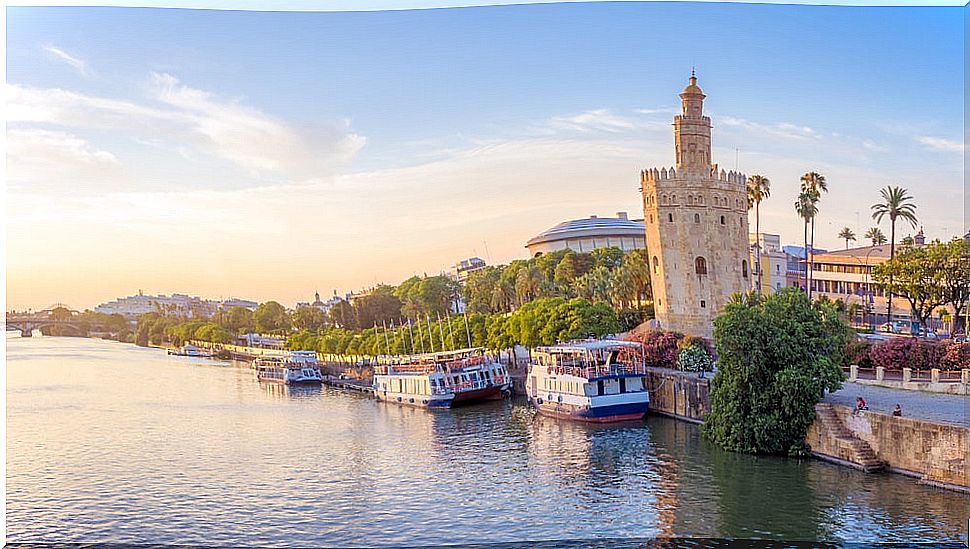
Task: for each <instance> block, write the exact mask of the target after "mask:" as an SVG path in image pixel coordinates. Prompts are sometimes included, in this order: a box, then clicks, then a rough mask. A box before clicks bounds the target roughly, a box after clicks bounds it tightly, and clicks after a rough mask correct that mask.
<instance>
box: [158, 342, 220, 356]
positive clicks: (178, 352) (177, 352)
mask: <svg viewBox="0 0 970 549" xmlns="http://www.w3.org/2000/svg"><path fill="white" fill-rule="evenodd" d="M168 354H170V355H173V356H191V357H196V358H212V357H214V356H215V355H214V354H213V353H209V352H206V351H203V350H202V349H200V348H198V347H196V346H195V345H192V344H191V343H186V344H185V345H182V348H180V349H169V350H168Z"/></svg>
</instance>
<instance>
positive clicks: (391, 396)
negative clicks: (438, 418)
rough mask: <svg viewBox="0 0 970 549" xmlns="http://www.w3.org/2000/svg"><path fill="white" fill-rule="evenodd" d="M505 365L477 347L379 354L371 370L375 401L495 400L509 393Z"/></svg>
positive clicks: (432, 404)
mask: <svg viewBox="0 0 970 549" xmlns="http://www.w3.org/2000/svg"><path fill="white" fill-rule="evenodd" d="M510 388H511V378H510V377H509V375H508V371H507V370H506V368H505V366H504V365H502V364H500V363H498V362H497V361H494V360H492V359H491V358H490V357H488V356H487V355H485V353H484V350H483V349H481V348H480V347H475V348H469V349H459V350H456V351H445V352H440V353H426V354H421V355H411V356H404V357H381V358H380V359H379V363H378V365H377V366H376V367H375V369H374V383H373V391H374V397H375V398H376V399H377V400H383V401H387V402H395V403H400V404H407V405H411V406H419V407H425V408H450V407H452V406H456V405H461V404H468V403H473V402H481V401H484V400H497V399H501V398H503V397H505V396H507V395H508V394H509V393H510Z"/></svg>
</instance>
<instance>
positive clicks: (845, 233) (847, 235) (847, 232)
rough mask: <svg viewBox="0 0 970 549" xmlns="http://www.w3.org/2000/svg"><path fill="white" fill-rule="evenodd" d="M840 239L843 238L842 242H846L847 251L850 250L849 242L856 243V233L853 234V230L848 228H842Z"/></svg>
mask: <svg viewBox="0 0 970 549" xmlns="http://www.w3.org/2000/svg"><path fill="white" fill-rule="evenodd" d="M839 238H841V239H842V240H845V249H847V250H848V249H849V241H850V240H851V241H853V242H854V241H855V233H854V232H852V229H850V228H848V227H842V230H841V231H839Z"/></svg>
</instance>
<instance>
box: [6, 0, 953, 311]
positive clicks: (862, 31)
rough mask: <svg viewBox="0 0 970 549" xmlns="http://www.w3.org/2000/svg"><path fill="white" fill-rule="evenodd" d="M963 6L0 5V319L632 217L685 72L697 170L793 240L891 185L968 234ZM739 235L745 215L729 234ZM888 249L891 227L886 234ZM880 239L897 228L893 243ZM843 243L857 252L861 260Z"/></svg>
mask: <svg viewBox="0 0 970 549" xmlns="http://www.w3.org/2000/svg"><path fill="white" fill-rule="evenodd" d="M963 16H964V11H963V8H958V7H932V8H930V7H927V8H916V7H845V6H842V7H833V6H807V5H803V6H798V5H768V4H731V3H688V2H679V3H667V2H647V3H639V2H621V3H612V2H600V3H591V4H587V3H568V4H538V5H519V6H489V7H467V8H448V9H426V10H412V11H407V10H397V11H366V12H320V13H314V12H305V11H303V12H268V11H258V12H246V11H225V10H190V9H152V8H124V7H102V8H84V7H61V8H48V7H9V8H8V9H7V12H6V24H7V29H6V31H7V34H6V40H7V43H6V45H7V64H6V76H7V80H6V84H5V88H6V89H5V94H6V114H5V116H6V119H7V127H6V184H5V198H6V227H5V229H6V244H7V247H6V285H7V295H6V300H7V302H6V307H7V309H8V310H11V309H15V310H20V309H27V308H33V309H40V308H43V307H46V306H48V305H50V304H52V303H55V302H61V303H67V304H69V305H70V306H72V307H74V308H77V309H85V308H93V307H94V306H95V305H97V304H98V303H101V302H104V301H107V300H110V299H114V298H116V297H119V296H123V295H131V294H134V293H137V292H138V290H143V291H145V292H146V293H166V294H167V293H172V292H179V293H189V294H193V295H201V296H203V297H208V298H220V297H222V298H227V297H229V296H234V297H242V298H248V299H254V300H259V301H265V300H269V299H276V300H278V301H280V302H282V303H284V304H286V305H290V306H292V305H293V304H294V303H295V302H297V301H309V300H311V299H312V295H313V292H314V291H315V290H319V291H320V293H321V294H323V295H324V296H326V295H329V294H330V293H332V292H333V291H334V290H336V291H338V292H339V293H340V294H343V293H345V292H348V291H352V290H358V289H362V288H365V287H369V286H372V285H374V284H376V283H381V282H386V283H390V284H397V283H399V282H401V281H402V280H404V279H405V278H407V277H409V276H411V275H414V274H418V275H422V274H425V273H426V274H429V275H431V274H438V273H440V272H442V271H446V270H448V269H449V266H450V265H453V264H454V263H455V262H457V261H458V260H461V259H464V258H467V257H471V256H480V257H482V258H484V259H485V260H486V261H487V262H489V263H490V264H500V263H506V262H508V261H510V260H512V259H517V258H526V257H528V254H527V250H526V249H525V247H524V245H525V242H526V241H527V240H528V239H529V238H531V237H532V236H534V235H536V234H538V233H539V232H541V231H543V230H545V229H547V228H549V227H551V226H553V225H555V224H557V223H559V222H561V221H564V220H567V219H576V218H582V217H588V216H590V215H598V216H613V215H616V213H617V212H621V211H626V212H629V214H630V217H631V218H640V217H642V215H643V212H642V204H641V201H640V196H639V192H638V187H639V175H638V174H639V171H640V170H641V169H643V168H648V167H654V166H657V167H661V166H668V167H669V166H671V165H672V164H673V162H674V158H673V156H674V151H673V133H672V117H673V116H674V115H675V114H676V112H677V111H678V108H679V98H678V97H677V94H678V93H679V92H680V90H682V89H683V87H684V86H685V85H686V83H687V82H686V81H687V78H688V76H689V75H690V71H691V68H692V67H695V68H696V71H697V76H698V84H699V85H700V86H701V87H702V88H703V89H704V92H705V93H706V94H707V100H706V102H705V109H706V113H707V114H708V115H710V116H711V118H712V122H713V125H714V131H713V141H714V154H713V157H714V158H713V160H714V162H717V163H719V164H720V165H721V166H722V167H725V168H727V169H729V170H730V169H734V168H735V167H737V168H739V169H740V170H741V171H743V172H745V173H747V174H755V173H757V174H762V175H765V176H767V177H768V178H769V179H770V180H771V197H770V198H769V199H768V200H767V201H765V202H764V203H763V204H762V207H761V227H762V230H763V231H764V232H768V233H777V234H780V235H781V237H782V241H783V242H784V243H786V244H787V243H792V244H797V243H799V242H800V241H801V237H802V226H801V222H800V220H799V219H798V218H797V217H796V215H795V214H794V209H793V206H792V204H793V203H794V201H795V198H796V196H797V194H798V185H799V176H800V175H801V174H802V173H805V172H807V171H818V172H821V173H823V174H824V175H825V176H826V178H827V180H828V183H829V192H828V193H827V194H826V195H825V196H823V198H822V201H821V203H820V204H819V209H820V212H819V216H818V218H817V222H816V245H817V246H819V247H823V248H826V247H827V248H839V247H844V243H843V242H842V241H841V240H840V239H839V238H838V237H837V234H838V232H839V230H840V229H841V228H842V227H843V226H848V227H850V228H852V229H853V230H854V231H855V232H856V234H857V235H858V236H859V238H860V240H861V237H862V234H863V233H864V232H865V231H866V229H867V228H868V227H870V226H874V225H875V222H874V221H873V220H872V219H871V217H870V206H871V205H872V204H873V203H875V202H877V201H878V199H879V194H878V191H879V189H880V188H883V187H885V186H887V185H899V186H903V187H905V188H907V189H909V191H910V194H911V195H913V197H914V199H915V202H916V204H917V215H918V216H919V218H920V222H921V225H922V226H923V228H924V232H925V233H926V235H927V236H928V237H929V238H931V239H932V238H941V239H943V238H949V237H951V236H954V235H957V234H963V233H964V232H966V230H967V221H966V213H965V210H966V209H967V205H966V201H967V194H966V192H965V191H966V189H965V184H964V176H963V157H964V153H965V145H964V139H963V128H964V123H963V121H964V104H963V100H964V87H963V86H964V83H963V82H964V47H965V45H964V28H963V23H964V22H963ZM752 221H753V217H752ZM881 228H882V230H883V231H884V232H885V233H886V234H887V235H888V233H889V226H888V222H886V221H884V222H883V223H882V225H881ZM898 230H899V233H900V234H901V235H906V234H911V233H914V232H915V231H914V230H912V229H911V228H909V227H900V228H899V229H898ZM860 244H861V242H860Z"/></svg>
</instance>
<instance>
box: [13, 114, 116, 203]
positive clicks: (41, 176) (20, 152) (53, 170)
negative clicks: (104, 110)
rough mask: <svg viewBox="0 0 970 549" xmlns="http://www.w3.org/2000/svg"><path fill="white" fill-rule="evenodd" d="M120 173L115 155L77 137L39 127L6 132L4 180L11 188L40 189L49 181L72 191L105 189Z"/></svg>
mask: <svg viewBox="0 0 970 549" xmlns="http://www.w3.org/2000/svg"><path fill="white" fill-rule="evenodd" d="M120 175H121V168H120V163H119V162H118V159H117V158H116V157H115V155H114V154H112V153H110V152H108V151H105V150H101V149H98V148H97V147H95V146H93V145H92V144H91V143H89V142H88V141H87V140H85V139H82V138H80V137H78V136H75V135H72V134H69V133H65V132H60V131H51V130H42V129H10V130H8V131H7V173H6V176H7V182H8V184H9V185H10V187H11V189H12V190H17V189H20V188H24V187H29V188H30V189H32V190H34V191H38V190H42V189H43V188H44V187H45V186H47V185H49V184H54V185H55V186H56V185H60V184H63V185H69V186H70V187H71V189H72V190H78V189H79V188H82V187H87V186H95V187H97V188H104V187H105V186H107V185H110V184H112V183H115V182H117V178H118V177H119V176H120Z"/></svg>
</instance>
